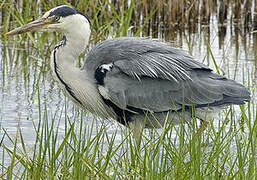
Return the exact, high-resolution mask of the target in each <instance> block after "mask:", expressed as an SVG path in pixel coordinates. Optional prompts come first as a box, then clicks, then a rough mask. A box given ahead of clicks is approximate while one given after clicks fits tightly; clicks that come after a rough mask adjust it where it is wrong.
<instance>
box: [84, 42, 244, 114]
mask: <svg viewBox="0 0 257 180" xmlns="http://www.w3.org/2000/svg"><path fill="white" fill-rule="evenodd" d="M84 69H86V70H87V71H88V72H89V73H90V71H91V74H92V76H94V78H95V79H96V80H97V83H98V88H99V92H100V94H101V95H102V96H103V98H105V99H108V100H110V101H111V102H112V103H114V104H115V105H116V106H118V107H119V108H121V109H130V110H133V109H141V110H150V111H153V112H163V111H167V110H170V109H173V110H179V109H181V107H182V105H186V106H192V105H193V104H194V105H196V106H208V105H210V104H212V105H222V104H225V103H238V104H240V103H242V98H241V96H243V95H245V96H247V94H248V91H247V90H246V89H245V88H244V87H243V86H242V85H240V84H238V83H235V82H234V81H232V80H228V79H226V78H224V77H222V76H219V75H217V74H214V73H212V72H211V69H209V68H208V67H206V66H205V65H203V64H201V63H199V62H197V61H195V60H193V58H192V57H191V56H190V55H188V54H187V53H185V52H183V51H181V50H179V49H174V48H171V47H170V46H168V45H167V44H165V43H162V42H158V41H152V40H148V39H140V38H119V39H113V40H108V41H104V42H103V43H100V44H99V45H97V46H96V48H94V49H93V50H92V51H90V53H89V54H88V56H87V60H86V63H85V66H84ZM248 96H249V94H248ZM231 97H233V98H231ZM236 97H238V98H236Z"/></svg>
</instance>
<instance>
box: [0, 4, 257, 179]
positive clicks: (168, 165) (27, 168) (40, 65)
mask: <svg viewBox="0 0 257 180" xmlns="http://www.w3.org/2000/svg"><path fill="white" fill-rule="evenodd" d="M19 2H23V1H19ZM126 2H127V1H117V3H112V1H108V0H106V1H97V2H95V1H93V0H88V1H76V2H75V1H74V2H73V1H69V2H67V1H51V2H48V1H40V3H41V5H40V6H38V5H37V4H36V1H33V2H32V3H25V4H24V5H23V6H21V7H20V6H17V5H15V4H14V3H7V1H6V2H3V3H1V4H0V7H2V8H3V9H2V14H5V16H4V17H2V23H3V24H4V26H3V28H2V29H3V30H2V32H7V31H8V29H11V28H10V26H11V24H12V23H11V22H15V23H16V24H17V26H18V25H20V24H23V23H26V22H29V21H30V20H32V19H35V18H36V17H37V16H38V13H39V12H41V11H43V12H45V10H48V9H49V8H52V7H54V6H56V5H58V4H63V3H66V4H69V3H71V4H74V3H75V4H76V7H77V8H78V9H80V10H83V11H84V12H88V10H89V9H90V10H91V13H92V16H91V17H92V24H93V27H94V28H93V35H92V39H93V40H94V42H92V43H93V44H94V43H95V42H97V41H99V40H103V39H106V38H108V37H109V36H125V35H131V34H134V35H142V34H144V33H146V34H148V35H149V32H148V33H147V32H146V31H148V30H149V28H148V22H149V21H151V20H152V18H157V17H158V16H156V13H157V14H158V13H159V14H161V13H162V11H161V10H160V9H161V8H160V7H162V5H161V3H160V4H154V3H153V2H152V5H153V7H158V8H159V9H158V8H157V9H155V8H152V9H150V10H149V9H144V8H147V7H148V6H147V3H146V2H148V1H140V3H139V4H136V3H138V2H139V1H134V0H132V1H130V2H131V4H130V5H129V6H128V5H127V4H126ZM176 2H177V6H176V7H178V9H180V10H181V8H180V7H182V6H181V4H180V3H179V2H182V1H176ZM190 2H191V1H190ZM192 2H193V3H195V2H197V1H192ZM199 2H200V1H199ZM202 2H204V1H202ZM210 2H213V1H210ZM196 4H197V3H196ZM206 6H207V4H205V5H204V6H203V7H206ZM7 7H8V8H9V9H8V12H7ZM42 7H43V8H42ZM117 7H119V8H117ZM20 8H21V9H20ZM140 8H142V9H141V10H143V12H144V13H145V14H147V15H148V16H146V17H145V19H143V21H141V22H136V23H132V21H133V19H135V17H137V16H136V12H137V11H138V9H140ZM170 8H171V7H170ZM31 9H33V10H31ZM109 9H110V10H109ZM190 9H191V11H192V12H193V11H197V7H196V6H195V5H194V4H192V5H191V6H190ZM170 10H172V9H170ZM169 12H170V11H169ZM176 12H177V11H176ZM175 15H176V14H175ZM188 16H193V13H192V14H191V13H189V14H188ZM174 17H175V16H174V14H172V16H171V17H166V18H167V19H170V20H174ZM181 21H182V20H181ZM106 22H107V23H106ZM165 22H166V21H165ZM183 22H186V19H184V20H183ZM135 24H136V25H135ZM153 24H154V23H153ZM11 27H14V26H13V25H12V26H11ZM130 33H131V34H130ZM2 40H3V42H5V41H6V42H5V43H6V44H7V45H9V43H8V42H7V40H6V39H4V38H3V39H2ZM14 41H15V43H16V44H19V46H17V47H19V48H20V49H22V50H21V51H23V50H24V49H28V50H26V51H24V52H19V50H16V51H18V52H17V54H15V53H13V51H14V50H12V49H11V48H3V49H8V50H3V60H2V62H4V63H2V65H4V67H3V66H2V67H1V71H2V73H1V75H2V78H3V77H4V76H6V75H12V74H10V72H12V71H13V69H18V68H16V66H18V65H19V64H20V61H21V60H22V65H21V67H23V69H22V70H21V71H22V72H21V74H22V75H23V76H24V80H25V84H26V82H27V83H28V84H29V83H32V84H33V88H32V89H33V90H32V93H31V94H30V96H31V97H32V98H35V99H37V102H38V115H37V117H38V118H37V119H33V118H31V119H30V120H31V122H33V126H34V129H33V133H32V134H33V135H34V136H35V140H34V142H33V143H32V144H33V146H32V147H31V146H28V145H27V144H26V141H25V138H24V137H23V129H22V128H21V126H20V125H19V123H18V125H17V131H16V134H15V135H11V134H10V133H8V131H7V130H6V129H5V128H4V127H1V130H0V133H1V134H2V135H3V136H2V137H1V138H0V151H1V152H2V157H1V161H0V163H1V165H0V166H1V171H0V178H3V179H239V178H240V179H254V178H256V177H257V166H256V165H257V164H256V163H257V157H256V151H257V134H256V133H257V111H256V107H257V105H256V102H254V101H252V102H249V103H248V104H246V105H244V106H240V108H239V110H238V111H239V113H236V112H235V109H234V107H233V106H231V107H229V108H228V109H226V110H223V111H222V112H221V113H220V115H219V117H218V118H217V119H215V120H214V121H211V122H210V124H209V127H208V128H207V129H206V131H205V132H204V133H202V134H198V133H197V129H198V128H199V126H200V124H199V121H198V120H196V119H195V118H193V119H192V122H190V123H187V124H181V125H179V126H174V125H173V124H172V123H167V124H166V125H165V127H164V128H163V129H162V130H155V129H153V130H145V131H144V132H143V134H142V141H141V144H140V147H137V146H136V145H135V143H134V140H133V137H132V135H131V132H130V131H129V130H128V129H126V128H124V127H120V126H114V127H110V125H108V124H107V123H102V122H101V123H99V120H97V119H94V118H93V120H92V117H90V119H89V116H88V115H87V114H86V112H84V111H83V110H75V112H74V113H73V114H72V115H71V114H70V113H68V109H67V108H68V103H69V102H68V101H65V102H66V104H64V105H63V107H61V110H59V109H58V110H56V111H55V112H53V111H52V110H51V109H50V108H49V107H48V106H47V102H45V101H42V100H41V97H42V94H41V92H40V83H44V81H45V79H46V78H47V77H46V74H47V73H46V72H48V71H49V65H48V63H47V62H48V61H47V59H48V58H49V56H48V55H49V52H50V48H48V47H51V46H52V44H55V43H56V41H57V40H56V39H55V38H54V37H53V36H51V35H50V36H47V35H44V34H43V35H42V34H40V35H39V34H37V33H36V34H29V35H28V36H27V35H21V36H19V37H18V38H15V39H14ZM209 41H210V40H206V49H207V55H206V56H208V57H210V58H211V60H212V62H213V64H214V67H215V68H216V71H218V72H219V66H218V64H217V63H216V60H215V57H214V54H213V51H212V49H211V43H210V42H209ZM5 43H4V44H5ZM31 44H33V45H31ZM188 45H189V46H190V43H189V41H188ZM32 46H33V50H30V48H31V47H32ZM12 47H14V48H17V47H16V46H12ZM189 49H190V50H191V48H190V47H189ZM34 50H36V51H34ZM32 52H33V55H31V54H32ZM45 55H46V57H45ZM21 56H22V57H21ZM7 59H8V60H9V61H7ZM31 66H32V67H33V68H32V69H29V68H27V67H31ZM34 67H36V68H34ZM17 71H18V70H17ZM34 71H40V72H38V74H36V73H35V74H34V73H32V72H34ZM31 75H33V76H35V77H34V82H30V81H31V79H32V78H31V79H30V76H31ZM247 77H250V75H248V76H247ZM242 78H243V79H244V80H246V79H247V78H246V77H242ZM4 79H5V78H3V80H4ZM3 83H4V81H3ZM244 83H245V84H248V85H249V87H253V85H252V82H251V80H250V79H248V82H244ZM28 86H29V85H28ZM52 86H54V85H52ZM251 90H252V92H253V96H255V95H254V93H255V91H256V89H251ZM238 111H237V112H238ZM89 120H90V121H89ZM18 122H19V120H18ZM113 129H114V131H111V130H113ZM110 131H111V132H110Z"/></svg>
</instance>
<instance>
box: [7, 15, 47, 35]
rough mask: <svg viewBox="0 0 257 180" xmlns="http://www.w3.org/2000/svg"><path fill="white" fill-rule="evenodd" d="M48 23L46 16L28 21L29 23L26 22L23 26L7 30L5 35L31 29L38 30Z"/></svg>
mask: <svg viewBox="0 0 257 180" xmlns="http://www.w3.org/2000/svg"><path fill="white" fill-rule="evenodd" d="M48 24H50V21H49V20H48V19H47V18H39V19H37V20H35V21H32V22H30V23H29V24H26V25H24V26H21V27H18V28H16V29H14V30H12V31H9V32H8V33H6V34H5V35H6V36H13V35H16V34H22V33H25V32H31V31H38V30H43V29H45V28H46V27H47V25H48Z"/></svg>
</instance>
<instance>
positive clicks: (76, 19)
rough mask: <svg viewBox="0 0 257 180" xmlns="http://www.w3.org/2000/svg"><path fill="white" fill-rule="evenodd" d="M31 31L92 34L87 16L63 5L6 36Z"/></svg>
mask: <svg viewBox="0 0 257 180" xmlns="http://www.w3.org/2000/svg"><path fill="white" fill-rule="evenodd" d="M31 31H57V32H64V33H69V32H76V31H80V32H83V31H89V33H90V21H89V20H88V18H87V16H85V15H84V14H82V13H81V12H80V11H78V10H77V9H75V8H72V7H69V6H67V5H61V6H57V7H55V8H53V9H51V10H49V11H47V12H46V13H45V14H44V15H43V16H42V17H41V18H39V19H37V20H35V21H32V22H30V23H28V24H26V25H24V26H21V27H18V28H16V29H14V30H12V31H10V32H8V33H6V35H7V36H11V35H16V34H22V33H25V32H31Z"/></svg>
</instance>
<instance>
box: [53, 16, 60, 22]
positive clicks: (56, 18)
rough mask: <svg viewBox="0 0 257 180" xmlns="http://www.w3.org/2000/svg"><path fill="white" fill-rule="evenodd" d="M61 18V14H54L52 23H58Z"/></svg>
mask: <svg viewBox="0 0 257 180" xmlns="http://www.w3.org/2000/svg"><path fill="white" fill-rule="evenodd" d="M60 18H61V17H60V16H52V17H51V18H50V19H51V22H52V23H57V22H58V21H59V20H60Z"/></svg>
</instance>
